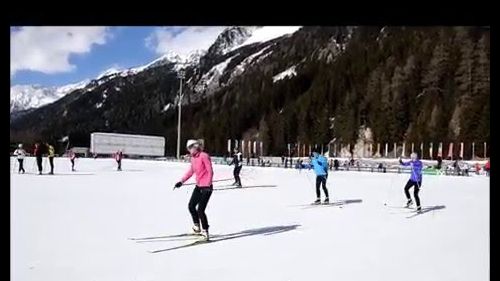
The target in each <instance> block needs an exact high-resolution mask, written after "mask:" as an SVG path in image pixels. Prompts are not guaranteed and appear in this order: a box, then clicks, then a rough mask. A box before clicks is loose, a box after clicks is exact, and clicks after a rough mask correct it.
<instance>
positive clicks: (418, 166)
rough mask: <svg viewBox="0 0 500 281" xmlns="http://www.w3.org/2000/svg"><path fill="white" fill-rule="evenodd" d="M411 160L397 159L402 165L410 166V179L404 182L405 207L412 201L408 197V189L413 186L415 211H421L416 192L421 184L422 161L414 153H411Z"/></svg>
mask: <svg viewBox="0 0 500 281" xmlns="http://www.w3.org/2000/svg"><path fill="white" fill-rule="evenodd" d="M410 157H411V160H410V161H408V162H403V160H401V158H400V159H399V163H400V164H401V165H403V166H410V167H411V175H410V179H409V180H408V182H407V183H406V186H405V189H404V190H405V195H406V199H408V202H407V203H406V207H410V206H411V205H412V204H413V202H412V200H411V197H410V192H409V189H410V188H411V187H414V189H413V197H415V202H416V203H417V211H421V210H422V208H421V206H420V198H419V197H418V192H419V191H420V187H421V186H422V168H423V165H422V161H420V160H419V159H418V155H417V154H416V153H412V154H411V156H410Z"/></svg>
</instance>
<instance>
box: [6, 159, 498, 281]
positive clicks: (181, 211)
mask: <svg viewBox="0 0 500 281" xmlns="http://www.w3.org/2000/svg"><path fill="white" fill-rule="evenodd" d="M25 162H26V163H25V168H26V170H27V172H28V173H27V174H25V175H18V174H17V172H13V173H12V174H11V175H12V177H11V184H10V190H11V195H10V196H11V198H10V200H11V276H12V277H11V280H15V281H38V280H45V281H70V280H71V281H80V280H81V281H103V280H117V281H127V280H130V281H152V280H195V281H201V280H217V281H222V280H228V281H229V280H231V281H233V280H238V281H244V280H284V281H285V280H286V281H288V280H290V281H293V280H341V281H349V280H359V281H377V280H380V281H382V280H383V281H390V280H394V281H396V280H397V281H399V280H405V281H412V280H415V281H423V280H425V281H429V280H436V281H448V280H449V281H460V280H464V281H470V280H475V281H481V280H488V279H489V270H490V262H489V218H490V216H489V187H490V184H489V179H488V178H486V177H479V176H474V177H451V176H449V177H446V176H426V177H424V182H423V190H422V192H421V200H422V205H423V208H424V213H423V214H420V215H417V216H415V215H414V214H413V213H411V212H410V211H409V210H406V209H400V208H390V207H389V205H391V206H402V205H403V204H404V203H405V201H406V200H405V198H404V195H403V190H402V189H403V186H404V184H405V183H406V181H407V179H408V175H407V174H379V173H363V172H334V173H331V174H330V176H329V181H328V188H329V191H330V197H331V198H330V201H332V199H333V200H334V201H336V202H338V203H337V204H334V205H321V206H312V205H310V203H311V202H312V201H314V199H315V191H314V188H313V186H312V185H313V182H314V176H313V174H312V171H307V170H302V171H301V172H300V173H299V171H298V170H284V169H279V168H257V167H243V170H242V182H243V185H244V186H247V187H248V188H244V189H228V186H227V185H228V184H231V183H232V181H225V182H217V183H215V184H214V188H217V189H219V190H215V191H214V193H213V194H212V198H211V200H210V202H209V205H208V208H207V215H208V218H209V222H210V225H211V228H210V231H211V235H212V240H213V242H211V243H207V244H200V245H195V246H191V247H182V246H184V245H188V244H189V243H191V242H192V241H193V240H192V238H190V237H176V238H171V237H170V238H157V239H149V240H135V241H134V240H130V239H129V238H147V237H163V236H169V235H175V234H183V233H187V232H188V231H190V228H191V226H192V222H191V218H190V215H189V213H188V210H187V202H188V200H189V197H190V194H191V191H192V189H193V186H183V187H181V189H179V190H175V191H173V190H172V186H173V185H174V183H175V182H176V181H177V180H178V179H179V178H180V177H181V175H183V174H184V172H185V170H186V169H187V167H188V164H186V163H169V162H154V161H140V160H128V159H125V160H124V161H123V171H122V172H117V171H115V168H116V166H115V162H114V161H113V160H111V159H97V160H94V159H78V160H77V163H76V169H77V172H74V173H72V172H70V164H69V160H68V159H64V158H62V159H56V161H55V164H56V169H55V172H56V175H53V176H49V175H43V176H38V175H35V174H34V173H33V170H34V165H33V163H34V159H33V158H28V159H26V160H25ZM11 163H12V164H11V166H12V169H14V168H15V167H14V166H13V163H15V160H14V159H13V158H11ZM16 167H17V164H16ZM214 170H215V176H214V179H227V178H231V176H232V167H228V166H220V165H215V166H214ZM45 171H47V169H46V170H45ZM384 203H387V205H388V206H384ZM190 239H191V240H190ZM156 250H159V252H157V253H150V252H149V251H156Z"/></svg>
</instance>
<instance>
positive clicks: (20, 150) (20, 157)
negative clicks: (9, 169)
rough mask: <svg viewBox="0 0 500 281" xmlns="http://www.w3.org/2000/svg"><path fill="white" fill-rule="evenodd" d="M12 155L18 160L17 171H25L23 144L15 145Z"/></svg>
mask: <svg viewBox="0 0 500 281" xmlns="http://www.w3.org/2000/svg"><path fill="white" fill-rule="evenodd" d="M14 155H15V156H17V161H18V162H19V170H18V173H21V172H22V173H23V174H24V172H25V170H24V167H23V161H24V157H25V156H26V151H25V150H24V149H23V144H22V143H20V144H18V145H17V149H16V150H15V151H14Z"/></svg>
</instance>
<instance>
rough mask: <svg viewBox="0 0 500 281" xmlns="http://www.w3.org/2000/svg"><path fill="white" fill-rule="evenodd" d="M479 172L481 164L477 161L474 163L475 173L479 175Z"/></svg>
mask: <svg viewBox="0 0 500 281" xmlns="http://www.w3.org/2000/svg"><path fill="white" fill-rule="evenodd" d="M480 173H481V165H479V163H476V175H479V174H480Z"/></svg>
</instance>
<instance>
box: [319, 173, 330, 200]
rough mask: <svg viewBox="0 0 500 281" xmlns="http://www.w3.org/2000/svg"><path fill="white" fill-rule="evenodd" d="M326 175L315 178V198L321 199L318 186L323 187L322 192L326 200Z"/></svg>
mask: <svg viewBox="0 0 500 281" xmlns="http://www.w3.org/2000/svg"><path fill="white" fill-rule="evenodd" d="M327 177H328V175H324V176H316V197H317V198H320V197H321V191H320V190H319V187H320V185H322V186H323V192H324V193H325V196H326V198H328V189H326V178H327Z"/></svg>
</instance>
